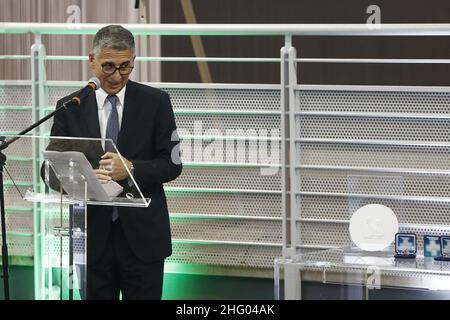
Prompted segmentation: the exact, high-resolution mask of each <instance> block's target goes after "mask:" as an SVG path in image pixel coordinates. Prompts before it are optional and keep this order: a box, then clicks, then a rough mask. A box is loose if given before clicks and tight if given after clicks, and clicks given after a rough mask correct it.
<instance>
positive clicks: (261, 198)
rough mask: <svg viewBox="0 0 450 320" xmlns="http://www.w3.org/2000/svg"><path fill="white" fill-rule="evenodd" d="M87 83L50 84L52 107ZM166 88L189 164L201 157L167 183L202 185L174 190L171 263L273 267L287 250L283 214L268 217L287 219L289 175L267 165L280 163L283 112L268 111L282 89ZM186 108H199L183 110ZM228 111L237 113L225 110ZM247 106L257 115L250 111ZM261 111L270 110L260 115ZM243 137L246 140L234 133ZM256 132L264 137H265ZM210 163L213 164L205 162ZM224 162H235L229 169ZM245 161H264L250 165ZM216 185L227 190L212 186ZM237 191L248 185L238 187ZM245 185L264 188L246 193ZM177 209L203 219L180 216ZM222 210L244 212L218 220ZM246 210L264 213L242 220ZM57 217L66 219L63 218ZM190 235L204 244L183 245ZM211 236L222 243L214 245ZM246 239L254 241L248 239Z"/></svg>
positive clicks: (275, 104)
mask: <svg viewBox="0 0 450 320" xmlns="http://www.w3.org/2000/svg"><path fill="white" fill-rule="evenodd" d="M79 89H80V88H79V87H77V86H72V87H49V88H48V101H49V105H50V106H54V105H55V104H56V102H57V101H58V100H59V99H61V98H62V97H64V96H66V95H68V94H70V93H72V92H74V91H76V90H79ZM163 90H166V91H167V92H168V93H169V94H170V96H171V101H172V104H173V107H174V111H175V114H176V123H177V127H178V133H179V134H180V135H181V137H182V141H183V142H182V145H181V151H182V159H183V162H189V163H194V166H187V165H186V166H185V167H184V169H183V173H182V175H181V176H180V177H179V178H178V179H177V180H175V181H173V182H171V183H168V184H166V186H167V187H172V188H173V187H175V188H190V189H193V191H194V192H187V191H176V189H175V190H170V191H168V192H167V199H168V206H169V211H170V212H171V213H173V215H172V216H171V226H172V236H173V238H174V239H176V242H175V243H174V246H173V254H172V256H171V257H170V258H169V261H172V262H180V263H194V264H195V263H198V264H211V265H225V266H241V267H265V268H271V267H272V264H273V259H274V258H275V257H277V256H279V255H280V254H281V241H282V239H281V237H282V230H281V220H276V221H272V220H264V217H279V218H281V177H280V173H279V172H278V171H280V170H278V169H277V168H278V167H275V170H274V169H273V168H271V169H270V170H264V169H267V166H264V164H266V165H279V163H280V160H279V158H280V156H279V149H280V148H279V140H280V136H279V129H280V117H279V116H277V115H273V114H267V115H266V114H264V112H268V111H274V112H277V111H279V110H280V92H279V90H268V89H264V90H257V89H245V90H244V89H227V88H219V89H211V88H205V89H201V88H200V89H198V88H196V89H194V88H192V89H190V88H185V89H180V88H170V87H165V88H163ZM184 110H188V111H189V110H194V111H197V112H196V113H193V114H188V113H185V112H181V113H180V112H178V111H184ZM198 111H201V112H198ZM223 111H226V112H231V114H226V115H224V114H223ZM233 111H236V113H235V114H233ZM245 111H249V112H250V113H251V112H253V113H255V112H256V114H250V115H249V114H245ZM257 111H262V113H261V114H257ZM242 112H244V113H243V114H241V113H242ZM211 136H212V137H214V139H213V140H211V139H210V137H211ZM236 136H237V137H240V139H234V137H236ZM219 137H220V138H222V137H225V139H223V140H221V139H218V138H219ZM248 137H251V138H253V139H254V138H255V137H261V140H260V141H262V142H259V143H258V141H255V140H252V139H249V138H248ZM230 138H231V139H230ZM202 139H203V140H204V141H202ZM271 139H275V142H271V141H270V140H271ZM219 144H220V147H218V145H219ZM212 149H214V150H212ZM275 153H276V154H275ZM203 162H206V163H209V164H208V165H207V166H201V163H203ZM210 163H217V165H216V166H212V165H210ZM222 163H226V164H228V165H230V164H232V165H233V166H231V167H223V166H222ZM238 163H249V164H262V166H261V167H251V168H245V167H240V166H239V165H237V164H238ZM261 169H263V170H261ZM210 189H219V190H223V192H211V191H209V190H210ZM230 189H232V190H243V191H242V192H240V191H234V192H232V193H230V192H229V190H230ZM245 190H252V191H253V190H256V191H258V192H259V193H258V194H255V193H246V192H245ZM265 191H269V192H273V191H276V192H280V194H270V193H264V192H265ZM176 214H186V215H195V217H186V216H185V217H177V216H176ZM202 215H205V217H204V218H202V217H201V216H202ZM218 215H220V216H223V215H225V216H230V217H233V216H235V217H236V218H234V219H217V218H216V219H214V218H212V217H214V216H218ZM211 216H212V217H211ZM246 216H248V217H253V218H258V217H261V218H262V219H261V220H258V219H245V218H241V217H246ZM66 218H67V217H66ZM54 222H55V223H56V224H58V223H59V220H58V218H57V217H55V220H54ZM189 240H196V241H198V242H199V243H196V244H192V243H189V244H187V243H182V242H183V241H188V242H189ZM208 241H215V242H216V241H217V242H219V244H217V245H211V244H210V243H208ZM180 242H181V243H180ZM220 242H223V244H220ZM227 242H234V243H233V244H228V243H227ZM246 242H248V243H252V245H245V243H246ZM238 243H243V244H242V245H241V244H238ZM258 243H264V244H267V243H276V244H279V245H280V247H270V246H269V247H268V246H266V245H265V246H262V247H259V246H258V245H257V244H258ZM65 252H66V251H65Z"/></svg>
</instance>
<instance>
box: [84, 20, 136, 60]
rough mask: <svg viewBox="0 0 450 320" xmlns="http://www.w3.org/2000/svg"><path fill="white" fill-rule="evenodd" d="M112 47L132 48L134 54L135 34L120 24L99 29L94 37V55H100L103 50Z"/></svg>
mask: <svg viewBox="0 0 450 320" xmlns="http://www.w3.org/2000/svg"><path fill="white" fill-rule="evenodd" d="M104 48H110V49H115V50H127V49H129V50H131V52H132V53H133V55H134V51H135V50H134V37H133V34H132V33H131V32H130V31H128V30H127V29H125V28H124V27H122V26H119V25H109V26H106V27H103V28H101V29H100V30H98V32H97V33H96V35H95V37H94V47H93V49H92V51H93V53H94V55H95V56H96V57H98V55H99V54H100V52H101V50H102V49H104Z"/></svg>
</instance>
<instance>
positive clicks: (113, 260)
mask: <svg viewBox="0 0 450 320" xmlns="http://www.w3.org/2000/svg"><path fill="white" fill-rule="evenodd" d="M134 59H135V46H134V37H133V35H132V34H131V33H130V32H129V31H128V30H126V29H125V28H123V27H121V26H117V25H110V26H107V27H104V28H102V29H100V30H99V31H98V32H97V34H96V35H95V38H94V45H93V51H92V52H91V53H90V54H89V62H90V65H91V68H92V70H93V71H94V73H95V75H96V77H97V78H98V79H99V80H100V83H101V88H100V89H98V90H97V91H95V92H93V93H91V94H90V95H89V96H88V97H87V98H86V99H85V100H84V101H82V103H81V104H80V106H79V107H71V108H69V109H67V110H65V111H64V112H60V113H58V114H57V115H56V116H55V118H54V123H53V126H52V129H51V135H52V136H68V137H89V138H108V139H112V140H113V141H116V144H117V148H118V150H119V151H120V154H121V155H122V157H123V162H122V161H121V160H120V159H119V158H118V155H117V153H115V151H114V149H113V148H111V146H109V145H108V143H107V144H106V145H105V143H103V145H102V146H101V147H100V146H98V148H93V149H91V150H89V152H87V153H88V154H86V156H87V157H88V159H89V160H90V162H91V163H94V169H95V172H96V176H97V178H98V179H99V180H100V182H102V183H106V182H107V181H109V180H111V179H112V180H114V181H117V182H118V183H120V184H121V185H122V186H124V187H125V189H126V188H127V184H128V181H129V174H128V171H129V172H131V173H132V175H133V176H134V178H135V180H136V183H137V185H138V186H139V187H140V189H141V191H142V193H143V194H144V196H145V197H146V198H151V203H150V206H149V207H147V208H128V207H111V206H89V207H88V214H87V225H88V244H87V250H88V253H87V298H88V299H118V298H119V294H120V293H121V294H122V297H123V298H124V299H161V294H162V282H163V268H164V259H165V258H166V257H167V256H169V255H170V254H171V251H172V246H171V235H170V225H169V216H168V210H167V203H166V198H165V194H164V190H163V183H165V182H168V181H171V180H173V179H175V178H176V177H178V176H179V175H180V173H181V169H182V165H181V162H180V161H179V152H177V150H178V149H177V144H178V143H179V140H178V136H177V134H176V125H175V120H174V115H173V110H172V105H171V102H170V98H169V95H168V94H167V93H166V92H164V91H162V90H159V89H156V88H152V87H149V86H146V85H142V84H139V83H136V82H133V81H129V80H128V78H129V75H130V73H131V72H132V70H133V67H134ZM71 97H72V96H68V97H65V98H63V99H61V100H60V101H59V102H58V105H57V106H59V105H61V103H62V102H63V101H67V100H68V99H70V98H71ZM125 166H126V167H128V171H127V170H126V168H125Z"/></svg>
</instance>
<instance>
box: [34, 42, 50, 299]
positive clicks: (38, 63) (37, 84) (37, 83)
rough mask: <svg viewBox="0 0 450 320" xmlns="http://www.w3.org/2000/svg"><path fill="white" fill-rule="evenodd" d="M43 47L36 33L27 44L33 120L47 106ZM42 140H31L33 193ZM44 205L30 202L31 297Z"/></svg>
mask: <svg viewBox="0 0 450 320" xmlns="http://www.w3.org/2000/svg"><path fill="white" fill-rule="evenodd" d="M45 54H46V53H45V46H44V45H43V44H42V38H41V35H40V34H36V35H35V40H34V44H33V45H32V46H31V92H32V119H33V120H32V121H33V123H34V122H36V121H37V120H38V119H40V118H42V117H43V115H44V113H45V111H44V107H45V106H46V105H47V97H46V90H45V81H46V70H45V59H44V58H45ZM35 130H36V135H40V134H41V131H42V129H41V128H39V127H38V128H36V129H35ZM43 144H44V141H41V139H37V140H36V139H33V141H32V158H33V188H34V191H35V192H40V190H41V186H42V182H41V180H40V163H41V157H40V150H43V148H44V145H43ZM44 207H45V204H43V203H41V204H39V203H34V205H33V212H34V233H33V234H34V239H33V240H34V279H35V280H34V281H35V283H34V284H35V285H34V296H35V298H36V299H43V298H44V296H45V292H44V279H45V270H44V268H43V263H42V250H43V248H44V241H45V239H44V235H45V217H44V215H43V214H41V213H42V212H44Z"/></svg>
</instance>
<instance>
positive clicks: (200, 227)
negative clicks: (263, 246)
mask: <svg viewBox="0 0 450 320" xmlns="http://www.w3.org/2000/svg"><path fill="white" fill-rule="evenodd" d="M171 226H172V237H174V238H175V239H189V240H211V241H243V242H262V243H275V244H276V243H279V244H281V241H282V235H281V233H280V228H281V221H253V220H241V219H191V218H172V219H171Z"/></svg>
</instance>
